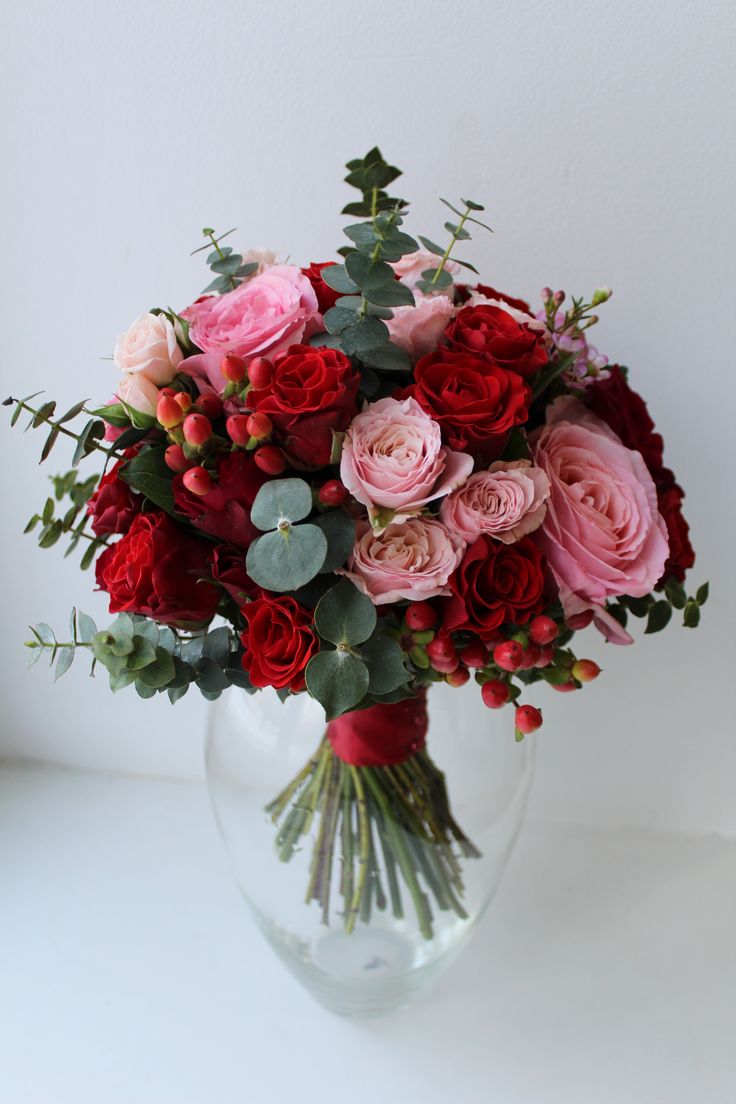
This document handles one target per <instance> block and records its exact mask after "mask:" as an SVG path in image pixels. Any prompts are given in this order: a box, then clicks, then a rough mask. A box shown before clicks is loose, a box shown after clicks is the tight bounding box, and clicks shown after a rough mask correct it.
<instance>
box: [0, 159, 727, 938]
mask: <svg viewBox="0 0 736 1104" xmlns="http://www.w3.org/2000/svg"><path fill="white" fill-rule="evenodd" d="M347 168H348V176H347V177H346V180H347V183H348V184H349V185H351V186H352V187H353V188H355V189H357V192H358V193H359V197H358V198H357V200H355V201H354V202H351V203H349V204H348V206H347V207H345V210H344V212H343V213H344V214H346V215H348V216H351V217H352V218H353V219H355V220H356V221H352V222H351V224H350V225H348V226H347V227H346V229H345V234H346V237H347V242H346V244H344V245H343V247H342V248H341V249H339V250H338V251H337V254H338V256H339V257H340V260H339V261H327V262H320V263H312V264H310V265H308V266H306V267H299V266H297V265H296V264H288V263H280V262H279V261H278V259H277V258H276V257H275V256H274V255H273V254H271V253H267V252H263V251H251V252H250V253H246V254H243V255H241V254H239V253H236V252H235V251H234V249H233V248H232V247H231V246H230V245H227V244H225V239H226V238H227V237H228V235H229V234H230V233H232V231H228V234H216V233H215V231H214V230H213V229H211V228H207V229H205V230H204V238H205V245H203V246H202V250H204V251H207V263H208V265H209V267H210V269H211V270H212V274H213V279H212V281H211V282H210V283H209V284H208V286H207V287H206V288H205V289H204V291H203V292H202V293H201V295H200V296H199V297H198V298H197V299H195V301H194V302H193V303H191V305H189V306H187V307H186V308H184V309H180V310H174V309H172V308H171V307H156V308H154V309H152V310H150V311H147V312H146V313H144V314H142V315H141V316H140V317H139V318H138V319H137V320H136V321H135V322H134V323H133V324H132V326H131V327H130V329H128V330H127V331H126V332H125V333H124V334H122V335H121V336H120V337H119V338H118V339H117V342H116V344H115V348H114V355H113V359H114V362H115V365H116V367H117V369H119V372H120V374H119V377H118V379H117V383H116V384H113V386H112V387H111V390H113V391H114V397H113V398H112V400H111V401H109V402H107V403H106V404H105V405H103V406H100V407H98V408H90V407H89V406H88V404H87V403H86V402H79V403H77V404H75V405H74V406H73V407H72V408H71V409H70V410H67V411H66V412H65V413H64V414H63V415H62V416H61V417H59V416H57V412H56V404H55V403H54V402H53V401H38V402H34V400H35V399H36V396H29V397H27V398H23V399H20V400H19V399H16V398H12V397H11V398H8V399H7V400H6V405H10V406H12V407H14V413H13V416H12V422H13V423H15V422H16V421H17V420H18V419H19V418H20V417H21V416H22V415H23V414H27V415H29V417H30V426H32V427H33V428H36V429H38V428H42V427H43V428H45V429H46V430H47V431H48V432H47V436H46V438H45V443H44V445H43V449H42V454H41V459H42V461H43V460H45V459H46V458H47V457H48V456H49V454H50V453H51V450H52V449H53V447H54V445H55V444H56V443H57V441H58V440H59V439H60V438H61V437H67V438H71V439H73V441H74V445H75V448H74V455H73V459H72V466H71V470H70V471H68V472H67V473H66V474H62V475H59V476H56V477H55V478H54V479H53V480H52V483H53V493H52V494H51V495H50V496H49V498H48V499H47V500H46V503H45V505H44V506H43V508H42V509H41V511H40V513H37V514H34V516H33V517H32V518H31V519H30V521H29V523H28V526H27V530H28V531H31V530H35V531H36V532H37V534H38V539H39V543H40V545H41V547H43V548H48V547H51V546H52V545H54V544H56V543H57V542H58V541H59V540H60V539H61V538H62V537H68V538H69V540H70V543H69V549H68V551H69V552H71V551H73V550H74V549H75V548H78V547H80V546H82V547H83V548H84V553H83V556H82V561H81V562H82V567H83V568H87V567H90V566H92V565H93V564H94V569H95V576H96V582H97V587H98V588H99V589H100V590H102V591H104V592H106V593H107V594H108V595H109V608H110V613H111V614H114V615H116V616H115V619H114V620H113V621H112V622H111V624H109V625H107V626H106V627H104V628H102V629H99V630H98V628H97V626H96V625H95V624H94V623H93V621H92V620H91V618H90V617H89V616H87V615H85V614H83V613H81V612H77V611H76V610H74V611H72V615H71V623H70V629H69V635H68V638H67V639H64V638H61V639H59V638H58V637H57V636H56V635H55V633H54V632H53V631H52V629H51V628H50V627H49V626H48V625H47V624H45V623H41V624H38V625H36V626H35V627H34V628H33V629H32V633H33V639H31V640H30V641H29V642H28V647H29V648H30V650H31V651H30V658H31V661H32V662H33V661H35V660H37V659H38V658H39V657H40V656H41V655H47V656H49V657H50V660H51V663H52V664H53V665H54V667H55V674H56V677H59V676H60V675H62V674H63V673H64V672H65V671H66V670H68V668H69V667H70V665H71V664H72V662H73V660H74V658H75V656H76V654H77V653H78V652H79V651H80V650H81V651H83V652H86V653H90V654H91V657H92V661H93V667H94V666H95V665H97V666H102V667H104V668H105V669H106V671H107V673H108V676H109V680H110V687H111V689H112V690H113V691H118V690H121V689H123V688H124V687H128V686H133V687H134V688H135V690H136V692H137V693H138V694H139V695H140V696H141V697H143V698H150V697H153V696H154V695H156V694H162V693H166V694H168V697H169V698H170V700H171V702H172V703H175V702H177V701H179V700H180V699H181V698H182V697H184V695H185V694H186V693H187V692H188V690H189V688H190V686H192V685H195V686H197V688H198V689H199V690H200V692H201V693H202V694H203V695H204V697H205V698H207V699H208V700H212V699H215V698H217V697H218V696H219V695H220V694H221V693H222V691H223V690H226V689H229V688H230V687H236V688H238V690H239V691H245V692H247V693H254V692H255V691H257V690H259V689H261V688H265V687H271V688H273V690H274V691H275V692H276V693H277V694H278V695H279V696H280V697H281V698H286V697H288V696H289V695H292V694H302V693H307V694H310V695H311V696H312V697H313V698H315V699H316V700H317V701H318V702H319V703H320V704H321V705H322V706H323V707H324V711H325V717H326V731H325V735H324V739H323V740H322V742H321V744H320V746H319V747H318V748H316V749H315V751H314V754H313V755H312V757H311V758H310V759H309V760H308V762H307V763H306V764H305V766H304V768H303V770H301V772H300V773H299V774H298V775H297V777H295V778H293V779H292V780H291V781H290V782H289V783H288V785H286V787H285V788H284V790H283V792H281V793H279V794H277V795H274V799H273V802H272V804H271V805H270V806H269V812H270V813H271V816H272V818H273V822H274V835H275V846H276V851H277V854H278V857H279V858H280V859H281V860H283V861H288V860H289V859H290V857H291V856H292V855H293V853H294V851H295V848H297V847H299V846H303V845H304V842H305V840H306V841H307V843H308V844H309V842H310V841H311V846H312V848H313V852H312V862H311V870H310V877H309V884H308V886H307V887H306V896H307V900H308V901H309V902H316V904H317V906H318V907H319V908H320V909H321V910H322V916H323V919H324V921H325V923H328V922H329V921H330V919H331V916H330V912H331V904H330V902H331V900H332V897H331V893H334V892H336V887H335V885H334V883H333V869H338V863H337V862H336V859H337V858H339V860H340V862H339V892H337V896H338V898H339V901H340V908H339V909H338V910H337V911H338V913H339V916H340V922H341V923H342V924H343V925H344V927H345V929H346V930H347V931H348V932H350V931H352V930H353V929H354V927H355V925H356V923H357V921H358V919H359V918H362V920H363V921H367V920H368V919H369V918H370V914H371V909H372V908H374V907H375V908H377V909H387V908H391V909H392V910H393V912H394V914H395V915H396V916H402V915H406V916H407V917H413V918H414V919H415V921H416V923H417V925H418V927H419V929H420V930H421V932H422V933H423V934H424V935H425V936H426V937H427V938H429V937H431V935H432V931H433V928H432V924H433V916H434V911H435V910H436V909H440V910H448V909H450V910H454V912H456V913H457V914H458V915H459V916H464V915H465V913H464V908H463V866H464V863H465V862H471V861H472V860H473V858H474V857H475V856H476V855H477V854H478V852H477V849H476V847H475V845H474V843H473V841H472V839H470V838H468V836H467V835H466V833H465V832H464V831H463V828H462V826H461V825H460V824H458V823H457V822H456V820H455V818H454V816H453V813H452V803H451V795H449V794H448V792H447V789H446V786H445V781H444V778H443V775H442V772H441V770H440V769H439V767H438V766H437V765H435V763H434V762H433V761H432V759H431V757H430V755H429V753H428V751H427V748H426V746H425V736H426V731H427V691H428V689H429V688H431V686H432V685H433V684H434V683H436V682H439V681H444V682H446V683H449V684H450V685H451V686H453V687H459V686H462V685H463V684H465V683H467V682H468V681H469V680H470V679H474V680H475V683H476V684H477V687H478V693H479V694H481V695H482V699H483V701H484V702H485V704H486V705H487V706H488V707H489V709H500V708H504V707H506V708H507V709H508V711H509V712H510V715H511V718H512V723H511V728H512V730H513V731H514V732H515V736H516V739H517V740H521V739H523V738H524V736H525V735H527V734H529V733H531V732H533V731H535V730H536V729H538V728H539V727H540V725H541V724H542V714H541V711H540V709H539V707H538V704H537V702H538V700H539V699H538V697H537V692H538V691H539V689H540V688H541V686H542V684H546V685H547V686H550V687H552V689H554V690H557V691H561V692H573V691H578V690H580V689H581V688H582V687H583V686H584V685H585V684H586V683H587V682H589V681H591V680H592V679H595V678H596V677H597V675H598V674H599V667H598V665H597V664H596V663H595V662H594V661H593V660H591V659H588V658H584V657H581V658H579V657H578V656H577V655H576V653H575V650H574V647H573V641H574V634H575V632H576V631H577V630H578V629H581V628H583V627H585V626H587V625H588V624H590V623H591V622H592V623H593V624H594V625H595V626H596V627H597V628H598V629H599V630H600V631H601V633H602V634H603V635H604V636H605V638H606V639H607V640H608V641H611V642H613V643H615V644H629V643H631V642H632V637H631V635H630V634H629V631H628V627H627V622H628V620H629V618H630V617H632V616H633V617H634V618H642V619H644V621H645V622H646V628H645V631H646V632H650V633H651V632H656V631H658V630H660V629H662V628H663V627H664V626H665V625H666V624H667V622H668V621H669V620H670V617H671V615H672V611H673V609H674V610H678V611H681V612H682V615H683V620H684V624H685V625H686V626H688V627H694V626H696V625H697V623H698V620H699V617H700V607H701V606H702V604H703V603H704V602H705V600H706V598H707V584H704V585H703V586H701V587H700V588H699V589H698V590H697V592H696V593H695V594H694V595H693V596H688V593H687V591H686V589H685V587H684V580H685V573H686V571H687V570H688V569H689V568H690V567H691V566H692V564H693V560H694V554H693V550H692V547H691V545H690V540H689V536H688V526H687V523H686V522H685V520H684V518H683V514H682V501H683V491H682V488H681V487H680V485H679V483H678V482H677V481H676V479H675V476H674V475H673V473H672V472H671V471H670V470H669V469H668V468H667V467H665V465H664V459H663V442H662V438H661V436H660V435H659V434H658V433H657V432H656V431H655V428H654V424H653V422H652V420H651V418H650V416H649V414H648V412H647V407H646V405H645V404H644V401H643V400H642V399H641V397H640V396H639V395H638V394H637V393H636V392H635V391H634V390H632V388H631V387H630V385H629V381H628V372H627V370H626V369H625V368H623V367H622V366H620V365H616V364H609V362H608V360H607V358H606V357H605V356H603V355H601V354H600V353H599V352H598V351H597V350H596V349H595V348H594V347H593V346H592V345H591V343H590V340H589V331H590V329H591V327H592V326H593V325H594V324H595V323H596V322H597V321H598V319H597V315H596V313H595V312H596V311H597V310H598V308H599V307H600V306H602V305H603V304H604V303H605V302H606V301H607V300H608V299H609V298H610V295H611V292H610V290H609V289H607V288H605V287H604V288H599V289H598V290H596V291H595V292H594V293H593V294H592V296H590V299H589V300H586V299H585V298H572V299H569V300H568V297H567V296H566V295H565V293H564V292H563V291H552V290H551V289H550V288H545V289H543V291H542V294H541V303H540V305H539V307H538V308H533V307H532V306H530V305H529V303H527V302H526V301H525V300H522V299H519V298H515V297H512V296H510V295H508V294H506V293H505V292H501V291H498V290H496V289H495V288H493V287H491V286H489V285H487V284H484V283H482V282H479V274H478V272H477V271H476V269H475V268H474V267H473V265H472V264H470V263H469V262H468V261H467V260H465V259H464V258H463V257H461V256H458V252H459V251H461V250H462V246H463V244H464V243H465V242H467V241H468V240H469V239H470V236H471V230H474V229H475V228H476V227H480V228H484V223H483V222H482V221H481V218H480V216H481V215H482V214H483V207H482V206H481V205H480V204H479V203H476V202H474V201H472V200H460V201H458V203H457V204H452V203H449V202H447V201H446V200H442V202H443V203H444V204H445V205H446V206H447V207H448V208H449V210H450V212H451V218H450V220H449V221H447V222H446V223H445V231H446V234H447V238H446V240H445V241H444V242H441V243H439V244H438V243H436V242H435V241H434V240H432V239H430V238H427V237H422V236H418V237H417V238H416V239H415V238H414V237H412V236H411V235H410V234H408V233H407V231H406V229H405V228H404V223H405V219H406V216H407V211H408V206H407V204H406V202H405V201H404V200H402V199H399V198H396V197H393V196H391V195H390V194H389V188H390V186H391V185H392V184H393V182H394V181H395V180H396V179H397V177H398V176H399V175H400V172H399V170H398V169H396V168H394V167H393V166H391V165H389V164H387V163H386V162H385V161H384V159H383V157H382V156H381V154H380V152H379V150H378V149H373V150H371V151H370V152H369V153H368V154H367V155H366V156H365V157H364V158H362V159H359V160H354V161H351V162H349V164H348V166H347ZM486 229H487V228H486ZM82 417H84V419H85V421H84V424H83V425H81V427H80V428H79V429H74V428H72V427H73V425H77V424H79V422H78V420H79V419H80V418H82ZM87 457H93V458H97V459H99V460H100V461H102V463H103V471H102V474H101V475H100V474H99V473H97V472H95V473H94V474H92V475H90V476H89V477H86V478H82V477H81V476H80V475H79V474H78V468H79V465H80V463H81V462H82V461H83V460H84V459H85V458H87Z"/></svg>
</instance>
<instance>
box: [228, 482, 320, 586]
mask: <svg viewBox="0 0 736 1104" xmlns="http://www.w3.org/2000/svg"><path fill="white" fill-rule="evenodd" d="M295 482H299V480H295ZM326 555H327V537H326V536H325V535H324V533H323V532H322V530H321V529H318V528H317V526H316V525H295V526H294V527H293V528H292V529H289V530H287V531H285V532H280V531H277V532H275V533H264V535H263V536H262V537H257V538H256V540H254V541H253V543H252V544H251V546H250V548H249V549H248V555H247V557H246V561H245V565H246V570H247V572H248V574H249V575H250V577H251V579H252V580H253V582H254V583H256V584H257V586H261V587H264V588H265V589H266V590H275V591H286V590H298V589H299V587H303V586H304V585H305V584H306V583H308V582H309V580H310V579H313V578H314V576H315V575H317V574H318V572H319V570H320V568H321V567H322V564H323V563H324V562H325V556H326Z"/></svg>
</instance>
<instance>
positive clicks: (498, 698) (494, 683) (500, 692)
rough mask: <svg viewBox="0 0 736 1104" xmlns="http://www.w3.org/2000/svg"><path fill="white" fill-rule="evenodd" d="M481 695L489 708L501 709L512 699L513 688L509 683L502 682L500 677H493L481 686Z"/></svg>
mask: <svg viewBox="0 0 736 1104" xmlns="http://www.w3.org/2000/svg"><path fill="white" fill-rule="evenodd" d="M480 696H481V697H482V698H483V704H484V705H487V706H488V708H489V709H500V708H501V706H502V705H506V702H507V701H508V700H509V699H510V697H511V690H510V689H509V685H508V683H506V682H501V680H500V679H491V681H490V682H484V683H483V685H482V686H481V688H480Z"/></svg>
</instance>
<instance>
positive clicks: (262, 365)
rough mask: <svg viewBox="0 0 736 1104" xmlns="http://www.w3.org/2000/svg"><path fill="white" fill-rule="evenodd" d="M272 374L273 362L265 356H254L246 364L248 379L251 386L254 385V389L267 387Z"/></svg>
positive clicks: (260, 389)
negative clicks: (254, 357)
mask: <svg viewBox="0 0 736 1104" xmlns="http://www.w3.org/2000/svg"><path fill="white" fill-rule="evenodd" d="M272 376H273V364H272V363H271V361H270V360H266V358H265V357H256V359H255V360H252V361H251V362H250V364H249V365H248V379H249V380H250V383H251V387H255V389H256V391H262V390H263V388H264V387H268V385H269V383H270V382H271V378H272Z"/></svg>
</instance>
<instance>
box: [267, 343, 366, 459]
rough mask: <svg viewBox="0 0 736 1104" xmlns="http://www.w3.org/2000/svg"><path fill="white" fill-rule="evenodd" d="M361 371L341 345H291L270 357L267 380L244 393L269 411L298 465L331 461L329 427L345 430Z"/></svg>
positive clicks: (287, 449)
mask: <svg viewBox="0 0 736 1104" xmlns="http://www.w3.org/2000/svg"><path fill="white" fill-rule="evenodd" d="M359 386H360V374H359V373H358V371H357V370H356V369H355V368H354V367H353V365H352V363H351V362H350V360H349V359H348V357H346V356H345V354H344V353H341V352H340V350H339V349H326V348H321V349H316V348H313V347H312V346H311V345H292V346H291V348H290V349H288V351H287V352H284V353H281V354H280V355H279V356H277V357H276V358H275V359H274V362H273V375H272V376H271V380H270V382H269V383H268V385H267V386H266V387H264V388H261V389H260V390H257V389H256V388H253V389H252V390H251V391H249V392H248V398H247V403H248V408H249V409H250V410H257V411H259V412H260V413H262V414H267V415H268V417H269V418H270V419H271V422H272V423H273V426H274V429H275V431H276V437H277V439H278V441H279V443H280V444H281V445H283V447H284V449H285V450H286V452H287V453H288V454H289V456H290V457H291V458H292V459H293V460H295V461H296V462H297V463H298V464H304V465H307V466H310V467H317V468H320V467H324V465H325V464H329V462H330V454H331V452H332V432H333V430H335V431H338V432H341V431H342V430H344V429H347V427H348V425H349V424H350V420H351V418H352V417H353V415H354V413H355V410H356V405H357V396H358V388H359Z"/></svg>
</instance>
